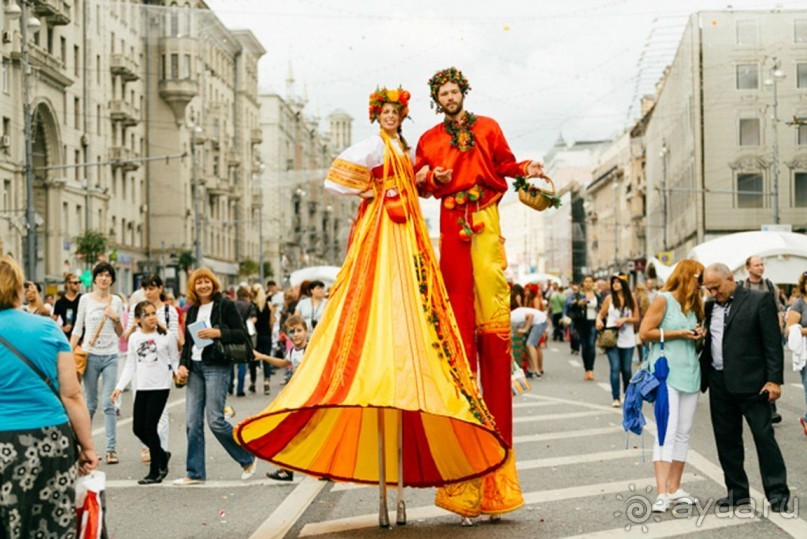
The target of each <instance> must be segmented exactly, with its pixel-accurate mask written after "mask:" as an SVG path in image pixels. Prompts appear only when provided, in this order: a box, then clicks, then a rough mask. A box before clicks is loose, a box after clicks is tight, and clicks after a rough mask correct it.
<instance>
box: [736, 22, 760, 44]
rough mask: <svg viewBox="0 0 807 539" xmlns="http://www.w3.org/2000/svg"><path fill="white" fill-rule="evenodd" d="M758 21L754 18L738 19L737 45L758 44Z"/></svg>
mask: <svg viewBox="0 0 807 539" xmlns="http://www.w3.org/2000/svg"><path fill="white" fill-rule="evenodd" d="M756 44H757V23H756V22H755V21H753V20H743V21H737V45H745V46H756Z"/></svg>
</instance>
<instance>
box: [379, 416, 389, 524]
mask: <svg viewBox="0 0 807 539" xmlns="http://www.w3.org/2000/svg"><path fill="white" fill-rule="evenodd" d="M377 410H378V525H379V527H381V528H389V513H388V512H387V462H386V453H385V447H384V437H385V432H384V409H383V408H378V409H377Z"/></svg>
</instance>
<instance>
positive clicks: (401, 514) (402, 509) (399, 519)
mask: <svg viewBox="0 0 807 539" xmlns="http://www.w3.org/2000/svg"><path fill="white" fill-rule="evenodd" d="M395 524H397V525H398V526H403V525H404V524H406V501H405V500H404V489H403V410H398V513H397V516H396V518H395Z"/></svg>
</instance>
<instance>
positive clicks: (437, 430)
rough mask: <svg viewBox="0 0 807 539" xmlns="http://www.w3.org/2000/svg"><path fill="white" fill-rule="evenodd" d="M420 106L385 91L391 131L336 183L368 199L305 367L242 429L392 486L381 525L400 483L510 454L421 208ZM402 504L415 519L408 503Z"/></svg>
mask: <svg viewBox="0 0 807 539" xmlns="http://www.w3.org/2000/svg"><path fill="white" fill-rule="evenodd" d="M408 102H409V92H407V91H406V90H403V89H402V88H398V89H397V90H396V89H387V88H382V89H378V90H376V91H375V92H373V94H372V95H371V96H370V119H371V121H378V122H379V124H380V126H381V130H380V132H379V133H378V134H377V135H374V136H372V137H370V138H368V139H366V140H364V141H362V142H359V143H358V144H355V145H354V146H352V147H350V148H348V149H347V150H345V151H344V152H343V153H342V154H341V155H340V156H339V157H338V158H337V159H336V160H335V161H334V163H333V165H332V166H331V168H330V170H329V172H328V176H327V179H326V180H325V187H326V188H327V189H329V190H331V191H333V192H336V193H340V194H345V195H356V196H360V197H362V198H363V201H362V203H361V206H360V207H359V211H358V215H357V218H356V222H355V225H354V227H353V230H352V232H351V241H350V246H349V248H348V252H347V256H346V259H345V262H344V264H343V266H342V269H341V271H340V273H339V275H338V277H337V280H336V282H335V283H334V285H333V287H332V288H331V295H330V298H329V301H328V304H327V306H326V308H325V311H324V313H323V315H322V319H321V320H320V323H319V324H317V327H316V329H314V332H313V334H312V335H311V339H310V341H309V345H308V347H307V349H306V353H305V356H304V361H303V362H302V363H301V365H300V367H299V370H298V372H297V373H296V374H295V376H294V377H293V378H292V379H291V381H290V382H289V384H288V386H286V388H285V389H284V390H283V392H282V393H281V394H280V395H278V397H277V399H275V401H274V402H273V403H272V404H271V405H270V406H269V407H268V408H267V409H266V410H264V411H263V412H261V413H260V414H258V415H256V416H254V417H250V418H248V419H246V420H244V421H243V422H242V423H241V424H240V425H239V426H238V427H237V429H236V434H235V436H236V439H237V440H238V441H239V443H241V444H242V445H243V446H244V447H245V448H246V449H247V450H249V451H251V452H252V453H254V454H255V455H257V456H258V457H260V458H263V459H265V460H269V461H271V462H273V463H275V464H277V465H278V466H281V467H283V468H286V469H289V470H295V471H301V472H304V473H307V474H310V475H314V476H317V477H321V478H329V479H333V480H337V481H351V482H356V483H368V484H378V485H379V496H380V498H379V524H380V525H381V526H387V525H389V518H388V516H387V510H386V491H385V489H386V486H387V485H394V486H397V487H398V488H399V489H402V488H403V487H404V486H413V487H434V486H443V485H447V484H451V483H456V482H459V481H465V480H468V479H471V478H475V477H480V476H482V475H485V474H487V473H489V472H490V471H492V470H495V469H497V468H498V467H499V466H501V465H502V463H503V462H504V461H505V459H506V458H507V456H508V453H509V449H508V446H507V444H506V443H505V442H504V440H503V439H502V437H501V435H500V434H499V432H498V431H497V429H496V426H495V424H494V422H493V417H492V416H491V414H490V412H489V411H488V409H487V407H486V406H485V403H484V402H483V401H482V399H481V397H480V395H479V393H478V390H477V387H476V383H475V380H474V379H473V377H472V375H471V372H470V369H469V366H468V361H467V359H466V356H465V352H464V348H463V344H462V340H461V337H460V334H459V330H458V329H457V325H456V321H455V318H454V315H453V313H452V311H451V309H450V307H449V304H448V298H447V294H446V291H445V286H444V284H443V281H442V278H441V276H440V272H439V268H438V265H437V262H436V260H435V258H434V255H433V251H432V247H431V242H430V240H429V235H428V230H427V228H426V225H425V222H424V220H423V217H422V215H421V212H420V206H419V203H418V198H417V196H418V195H417V191H416V188H415V183H414V182H415V175H414V171H413V167H412V156H411V149H410V148H409V146H408V144H407V143H406V140H405V139H404V138H403V136H402V133H401V121H402V120H403V119H404V118H406V117H407V115H408ZM399 494H400V493H399ZM402 499H403V498H402V497H401V496H399V500H402ZM398 510H399V511H398V518H397V521H398V523H399V524H404V523H405V522H406V516H405V506H404V505H403V503H399V507H398Z"/></svg>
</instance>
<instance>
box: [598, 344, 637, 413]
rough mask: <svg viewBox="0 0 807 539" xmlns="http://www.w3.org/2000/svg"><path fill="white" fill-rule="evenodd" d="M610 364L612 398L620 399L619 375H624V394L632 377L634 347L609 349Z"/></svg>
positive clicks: (607, 351) (607, 352)
mask: <svg viewBox="0 0 807 539" xmlns="http://www.w3.org/2000/svg"><path fill="white" fill-rule="evenodd" d="M605 353H606V355H607V356H608V364H609V365H610V366H611V398H612V399H614V400H617V399H618V398H619V375H620V374H622V392H623V393H624V392H625V391H627V389H628V384H629V383H630V377H631V362H632V360H633V347H632V346H631V347H630V348H618V347H616V346H615V347H614V348H609V349H608V350H606V351H605Z"/></svg>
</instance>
